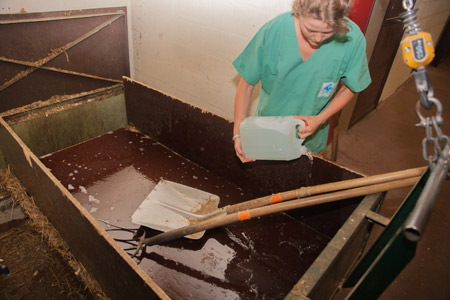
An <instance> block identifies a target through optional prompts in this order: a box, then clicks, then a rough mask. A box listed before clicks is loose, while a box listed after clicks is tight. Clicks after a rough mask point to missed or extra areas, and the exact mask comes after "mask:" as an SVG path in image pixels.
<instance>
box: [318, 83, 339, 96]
mask: <svg viewBox="0 0 450 300" xmlns="http://www.w3.org/2000/svg"><path fill="white" fill-rule="evenodd" d="M335 86H336V84H335V83H334V82H324V83H323V84H322V88H321V89H320V92H319V96H318V97H328V96H329V95H331V92H332V91H333V90H334V88H335Z"/></svg>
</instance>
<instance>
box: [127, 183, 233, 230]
mask: <svg viewBox="0 0 450 300" xmlns="http://www.w3.org/2000/svg"><path fill="white" fill-rule="evenodd" d="M219 200H220V198H219V196H217V195H214V194H210V193H207V192H204V191H201V190H198V189H194V188H192V187H189V186H185V185H182V184H179V183H176V182H172V181H168V180H161V181H159V182H158V184H157V185H156V186H155V188H154V189H153V190H152V191H151V192H150V194H148V196H147V197H146V198H145V200H144V201H143V202H142V203H141V205H140V206H139V207H138V209H137V210H136V211H135V212H134V214H133V216H132V217H131V221H132V222H133V223H135V224H138V225H143V226H146V227H149V228H152V229H156V230H160V231H164V232H165V231H169V230H173V229H177V228H181V227H184V226H188V225H190V224H192V223H194V222H196V221H199V220H201V219H203V218H206V217H209V216H213V215H217V214H220V213H225V211H224V210H223V209H219V208H218V206H219ZM204 233H205V231H202V232H198V233H195V234H191V235H189V236H186V237H187V238H191V239H199V238H201V237H202V236H203V234H204Z"/></svg>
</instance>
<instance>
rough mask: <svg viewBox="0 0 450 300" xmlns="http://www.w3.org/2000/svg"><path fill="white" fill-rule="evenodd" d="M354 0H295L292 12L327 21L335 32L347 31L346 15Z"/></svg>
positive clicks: (342, 32)
mask: <svg viewBox="0 0 450 300" xmlns="http://www.w3.org/2000/svg"><path fill="white" fill-rule="evenodd" d="M351 7H352V0H294V3H293V4H292V13H293V14H294V15H296V16H300V17H310V18H313V19H317V20H321V21H323V22H325V23H327V24H328V25H329V26H330V27H331V28H333V31H334V32H335V33H341V34H344V33H347V32H348V27H347V22H346V21H345V17H347V16H348V14H349V13H350V9H351Z"/></svg>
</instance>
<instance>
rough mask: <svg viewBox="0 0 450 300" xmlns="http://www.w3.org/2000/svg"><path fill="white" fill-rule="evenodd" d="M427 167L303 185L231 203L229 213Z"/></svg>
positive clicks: (406, 174) (390, 178) (397, 176)
mask: <svg viewBox="0 0 450 300" xmlns="http://www.w3.org/2000/svg"><path fill="white" fill-rule="evenodd" d="M426 169H427V167H420V168H414V169H406V170H402V171H396V172H390V173H384V174H379V175H373V176H368V177H361V178H356V179H349V180H343V181H337V182H331V183H326V184H321V185H315V186H310V187H302V188H299V189H295V190H291V191H286V192H281V193H278V194H273V195H269V196H264V197H261V198H256V199H252V200H248V201H245V202H241V203H238V204H234V205H230V206H227V207H226V211H227V213H228V214H230V213H235V212H237V211H242V210H246V209H249V208H255V207H260V206H265V205H269V204H273V203H277V202H282V201H286V200H291V199H299V198H303V197H307V196H312V195H318V194H323V193H329V192H335V191H340V190H346V189H350V188H355V187H362V186H366V185H372V184H377V183H383V182H389V181H393V180H399V179H405V178H411V177H417V176H421V175H422V174H423V173H424V172H425V170H426Z"/></svg>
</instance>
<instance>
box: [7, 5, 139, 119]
mask: <svg viewBox="0 0 450 300" xmlns="http://www.w3.org/2000/svg"><path fill="white" fill-rule="evenodd" d="M112 16H119V19H118V20H116V21H115V22H113V23H111V24H110V25H109V26H106V27H104V28H103V29H102V30H100V31H98V32H97V33H96V34H95V35H93V36H91V37H90V38H87V39H85V40H84V41H83V42H81V43H79V44H78V45H77V46H75V47H72V48H70V49H69V50H66V51H65V52H64V54H63V55H59V56H57V57H55V58H54V59H52V60H51V61H49V62H48V63H47V64H46V65H45V67H44V66H42V65H41V64H40V63H39V62H41V61H42V60H44V59H45V58H46V57H48V56H49V54H52V52H54V50H53V49H61V46H62V45H67V44H69V43H71V42H73V41H74V40H76V39H77V38H79V37H80V36H82V35H84V34H85V33H86V32H89V31H90V30H92V28H95V27H97V26H99V25H100V24H102V23H104V22H107V21H108V19H110V18H111V17H112ZM126 18H127V15H126V7H112V8H98V9H88V10H70V11H59V12H43V13H26V14H23V13H22V14H8V15H0V21H5V22H8V21H15V20H24V21H25V23H15V22H13V23H8V24H4V25H1V26H0V36H2V41H3V42H2V43H0V57H2V58H4V59H3V60H0V86H1V85H3V84H7V82H8V81H9V80H11V79H14V76H15V75H17V74H20V73H21V72H26V70H27V69H28V68H35V67H36V66H39V68H37V69H35V71H34V72H33V73H31V74H29V75H28V76H26V77H25V78H22V79H21V80H19V81H16V82H15V83H14V84H13V85H11V86H9V87H8V88H7V89H4V90H3V91H1V92H0V112H4V111H8V110H10V109H13V108H17V107H22V106H25V105H29V104H31V103H34V102H36V101H44V100H46V99H49V98H51V97H52V96H55V95H70V94H78V93H80V92H86V91H90V90H94V89H99V88H104V87H109V86H111V85H113V84H115V83H116V82H118V81H120V82H121V80H122V76H123V75H129V72H130V71H129V57H128V56H129V55H128V37H127V36H128V31H127V19H126ZM30 19H45V20H46V21H45V22H31V23H30V22H26V20H30ZM24 40H26V41H27V43H24V42H23V41H24ZM18 63H24V64H26V66H25V65H22V64H18ZM33 64H34V66H33Z"/></svg>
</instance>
